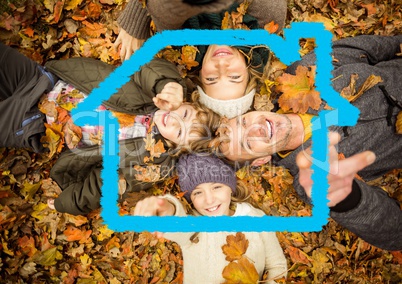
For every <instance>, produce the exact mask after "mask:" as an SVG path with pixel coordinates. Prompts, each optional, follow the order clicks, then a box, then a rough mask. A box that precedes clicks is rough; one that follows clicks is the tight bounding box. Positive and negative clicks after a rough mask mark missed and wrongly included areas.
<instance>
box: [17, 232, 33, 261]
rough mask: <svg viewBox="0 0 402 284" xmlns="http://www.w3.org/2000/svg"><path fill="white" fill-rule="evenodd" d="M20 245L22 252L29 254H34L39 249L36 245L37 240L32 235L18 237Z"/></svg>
mask: <svg viewBox="0 0 402 284" xmlns="http://www.w3.org/2000/svg"><path fill="white" fill-rule="evenodd" d="M18 246H19V247H20V248H21V250H22V252H23V253H24V254H26V255H27V256H29V257H31V256H33V255H34V254H35V253H36V251H37V249H36V247H35V240H34V238H32V237H29V238H28V236H23V237H22V238H19V239H18Z"/></svg>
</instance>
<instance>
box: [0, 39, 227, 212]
mask: <svg viewBox="0 0 402 284" xmlns="http://www.w3.org/2000/svg"><path fill="white" fill-rule="evenodd" d="M113 70H114V67H113V66H111V65H108V64H106V63H103V62H101V61H99V60H95V59H90V58H72V59H68V60H55V61H49V62H47V63H46V69H45V68H44V67H42V66H40V65H38V64H37V63H35V62H33V61H32V60H30V59H29V58H27V57H25V56H23V55H22V54H20V53H18V52H17V51H16V50H14V49H12V48H10V47H8V46H6V45H4V44H1V43H0V86H1V88H0V89H1V91H0V99H1V100H0V121H1V126H2V129H3V131H1V132H0V147H21V148H31V149H32V150H33V151H35V152H43V151H44V150H45V148H44V147H43V145H42V143H43V142H44V140H43V139H44V137H45V133H46V131H47V130H46V128H45V125H44V124H45V123H48V124H54V125H55V126H56V128H55V129H57V127H60V129H62V130H61V132H62V133H61V134H60V135H61V136H63V135H65V136H66V137H67V136H68V135H70V134H71V132H70V130H71V129H73V126H71V125H70V124H71V120H69V121H68V122H67V123H66V124H65V123H64V122H62V121H60V120H59V119H58V118H59V115H58V113H54V111H55V110H58V112H60V111H63V112H65V113H67V114H68V109H69V108H68V106H69V105H71V103H72V102H74V101H75V102H76V101H77V100H78V101H79V100H80V99H79V98H82V97H85V96H86V94H89V93H90V91H91V90H92V89H93V88H95V87H97V86H98V85H99V83H100V82H102V81H103V79H105V78H106V77H107V76H108V75H109V74H110V72H112V71H113ZM185 93H186V84H185V83H184V80H183V79H182V78H181V77H180V74H179V73H178V71H177V69H176V68H175V66H174V65H173V64H172V63H170V62H168V61H166V60H161V59H155V60H152V61H151V62H150V63H148V64H146V65H144V66H143V67H142V68H141V70H140V71H139V72H137V73H135V74H134V75H133V77H132V80H130V81H129V82H128V83H127V84H126V85H125V86H124V87H123V88H121V89H120V90H118V91H117V93H116V94H115V95H113V96H112V97H111V98H110V99H109V100H107V101H105V102H104V103H103V108H106V109H109V110H111V111H114V112H115V113H116V112H118V113H125V114H130V115H132V116H131V119H132V120H131V123H130V122H129V123H128V124H127V125H126V127H124V128H123V129H122V132H121V133H120V139H122V140H121V141H120V143H119V146H120V150H119V155H120V169H119V173H120V176H121V182H120V183H119V185H121V187H122V191H126V192H130V191H140V190H144V189H148V188H150V187H151V186H152V184H153V183H155V182H157V181H160V180H162V179H164V178H166V177H167V176H169V175H170V173H171V171H172V169H173V165H174V161H175V159H174V157H172V155H170V153H168V151H169V150H170V149H172V148H177V151H176V152H177V153H176V154H179V153H180V152H185V151H188V150H190V149H192V148H193V147H194V148H197V149H198V148H203V147H204V145H205V147H206V146H207V145H208V140H209V138H210V136H211V133H214V130H215V129H214V125H218V122H219V119H220V118H219V116H218V115H217V114H214V113H213V112H211V111H210V110H208V109H206V108H205V107H202V106H200V105H198V104H197V103H195V104H190V103H182V102H183V95H184V94H185ZM77 98H78V99H77ZM39 102H40V103H41V110H42V111H43V109H46V111H45V112H46V115H45V114H44V113H42V111H41V110H39V106H38V104H39ZM56 103H57V104H58V107H56V106H53V107H50V108H47V107H45V106H46V105H47V106H49V105H51V104H56ZM63 105H66V106H67V107H65V108H66V109H64V110H61V108H62V107H63ZM158 107H159V108H162V109H159V110H158ZM49 109H50V110H49ZM83 115H93V113H91V114H83ZM97 115H99V118H100V119H99V121H101V116H102V111H99V112H97ZM134 116H135V117H134ZM63 121H64V119H63ZM66 126H67V127H66ZM70 126H71V127H70ZM98 130H101V128H100V129H97V128H96V129H95V130H94V128H91V127H83V128H82V134H83V139H82V140H81V141H79V142H75V143H73V141H69V143H68V146H69V147H68V148H71V149H72V150H66V151H64V152H63V153H62V154H61V155H60V157H59V158H58V160H57V161H56V163H55V164H54V166H53V167H52V170H51V173H50V175H51V177H52V178H53V179H54V180H55V181H56V182H57V183H58V184H59V186H60V187H61V189H62V190H63V192H62V193H61V194H60V195H59V197H58V198H57V199H56V200H55V201H54V205H53V201H50V202H49V205H50V206H52V207H53V206H54V207H55V208H56V209H57V210H58V211H60V212H67V213H70V214H86V213H89V212H90V211H92V210H93V209H96V208H99V202H100V194H101V193H100V188H101V185H102V180H101V178H100V171H101V169H102V155H101V152H100V151H101V147H100V145H98V144H97V143H93V141H94V139H91V135H92V136H95V138H96V136H99V135H100V134H101V133H94V132H93V131H98ZM63 132H65V134H64V133H63ZM78 132H79V131H78ZM98 134H99V135H98ZM145 140H147V141H149V142H150V143H148V144H151V147H150V146H149V145H148V144H147V143H146V141H145ZM152 141H154V142H155V144H156V143H158V142H160V147H159V148H157V151H156V150H155V149H154V148H153V147H152ZM47 143H48V144H50V143H49V142H48V141H47ZM91 144H94V145H91ZM49 146H50V145H49ZM62 146H63V145H62ZM50 147H52V146H50ZM155 152H156V153H155ZM147 171H148V172H150V173H152V177H149V176H147V175H146V172H147ZM144 172H145V174H144ZM140 177H143V178H142V179H141V178H140ZM116 199H117V196H116Z"/></svg>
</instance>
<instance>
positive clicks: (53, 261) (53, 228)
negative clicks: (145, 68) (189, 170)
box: [0, 0, 402, 284]
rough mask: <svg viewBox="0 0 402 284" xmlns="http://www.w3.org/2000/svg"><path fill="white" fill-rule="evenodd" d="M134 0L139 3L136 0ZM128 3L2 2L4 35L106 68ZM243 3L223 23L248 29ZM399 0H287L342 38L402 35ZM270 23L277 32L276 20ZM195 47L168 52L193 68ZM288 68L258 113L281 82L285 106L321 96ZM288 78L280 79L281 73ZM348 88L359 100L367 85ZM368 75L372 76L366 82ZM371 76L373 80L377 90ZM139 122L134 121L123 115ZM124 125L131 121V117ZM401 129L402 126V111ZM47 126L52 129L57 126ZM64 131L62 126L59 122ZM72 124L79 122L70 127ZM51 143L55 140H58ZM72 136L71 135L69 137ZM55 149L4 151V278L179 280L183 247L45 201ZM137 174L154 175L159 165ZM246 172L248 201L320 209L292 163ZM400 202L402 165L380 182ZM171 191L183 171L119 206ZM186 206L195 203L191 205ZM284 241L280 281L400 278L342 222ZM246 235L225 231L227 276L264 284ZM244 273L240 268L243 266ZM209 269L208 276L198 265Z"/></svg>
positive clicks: (0, 211)
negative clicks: (298, 184) (305, 193)
mask: <svg viewBox="0 0 402 284" xmlns="http://www.w3.org/2000/svg"><path fill="white" fill-rule="evenodd" d="M132 1H136V0H132ZM126 2H127V0H98V1H93V0H43V1H39V0H7V1H2V2H1V3H0V41H1V42H4V43H5V44H8V45H10V46H13V47H15V48H17V49H18V50H19V51H20V52H22V53H24V54H25V55H27V56H29V57H30V58H32V59H33V60H35V61H37V62H38V63H41V64H43V63H45V62H46V61H47V60H50V59H64V58H70V57H77V56H82V57H92V58H97V59H100V60H102V61H104V62H107V63H109V64H114V65H117V64H119V63H120V60H119V56H118V54H117V52H116V51H115V50H114V48H113V42H114V40H115V39H116V36H117V33H118V26H117V22H116V19H117V17H118V15H119V13H120V12H121V11H122V10H123V8H124V6H125V5H126ZM243 9H247V7H246V6H242V7H241V8H240V9H239V10H238V11H236V12H234V13H232V14H230V15H229V14H228V15H227V17H226V18H225V20H224V22H223V23H222V26H223V28H225V27H226V28H229V27H232V26H233V27H239V28H241V27H242V15H243V13H244V11H243ZM401 11H402V4H401V2H400V1H395V0H385V1H374V0H364V1H362V0H309V1H308V0H289V1H288V14H289V15H288V20H287V24H289V23H290V22H293V21H294V22H298V21H311V22H315V21H320V22H324V24H325V26H326V27H327V28H328V29H329V30H330V31H331V32H332V33H333V34H334V38H343V37H350V36H355V35H358V34H380V35H394V34H401V33H402V16H401V13H402V12H401ZM265 29H266V30H267V31H268V32H275V30H276V26H275V23H267V25H266V26H265ZM312 48H314V42H313V41H312V40H311V39H304V40H303V41H301V54H305V53H306V52H308V51H309V50H311V49H312ZM197 52H198V50H197V49H195V48H194V47H191V46H188V47H183V48H182V49H180V50H176V49H174V48H166V49H164V50H163V51H161V53H160V54H159V55H160V56H161V57H164V58H166V59H168V60H169V61H171V62H174V63H176V64H177V66H178V68H179V70H180V71H181V74H182V75H183V76H186V75H187V71H188V70H190V69H191V68H192V67H195V66H196V61H195V56H196V54H197ZM283 69H284V66H282V64H281V63H280V62H277V61H275V60H273V61H272V64H271V68H270V69H266V72H265V73H264V80H263V84H262V85H263V86H262V87H261V89H260V91H259V94H258V95H257V96H260V98H259V100H256V102H257V105H256V107H257V108H258V109H267V110H270V109H272V104H271V102H270V99H272V98H271V95H272V90H274V89H276V88H278V89H279V90H280V91H281V92H283V94H282V95H284V97H283V98H281V107H282V108H284V109H287V110H289V111H298V112H303V111H305V110H306V108H308V107H311V108H313V109H314V108H316V107H317V104H318V103H319V97H318V98H317V95H316V94H315V91H314V84H313V83H312V82H310V81H309V79H310V78H311V77H312V76H313V74H312V73H311V72H310V73H309V71H308V70H307V71H306V70H299V71H298V72H297V73H296V75H295V76H294V77H288V75H285V74H283ZM279 78H280V79H279ZM353 80H354V79H353V78H351V84H350V86H349V89H348V90H347V89H345V90H344V94H345V96H352V97H353V96H355V95H356V94H358V93H359V88H360V86H354V85H353ZM368 83H369V82H368ZM292 84H293V85H294V86H296V88H299V89H300V88H301V89H303V91H304V92H305V93H306V94H307V96H306V98H305V99H306V101H305V102H303V103H302V104H300V103H296V101H297V100H298V96H299V94H298V93H297V92H294V90H292V88H290V89H286V87H289V85H292ZM370 86H371V85H370V84H369V85H368V86H367V87H365V88H369V87H370ZM120 120H121V121H130V117H124V116H121V117H120ZM123 124H124V122H123ZM396 126H397V130H398V131H399V132H400V133H401V132H402V115H399V118H398V122H397V125H396ZM49 131H50V130H49ZM52 131H53V133H51V134H49V135H50V136H54V137H55V139H58V138H57V135H59V136H62V131H61V129H52ZM72 131H73V130H72ZM148 142H149V143H148V146H149V147H150V149H153V150H152V151H154V152H153V153H154V156H155V157H156V156H157V155H158V154H159V153H161V152H162V150H161V148H160V147H159V146H160V145H158V142H157V141H152V140H149V141H148ZM49 143H50V142H49ZM71 143H73V139H71ZM54 145H55V146H54V147H53V148H52V151H54V155H53V156H52V157H51V158H50V157H49V156H48V155H40V154H35V153H32V152H29V151H27V150H24V149H12V148H0V279H1V281H0V282H1V283H10V284H11V283H34V284H35V283H71V284H72V283H78V284H83V283H94V284H95V283H112V284H120V283H182V280H183V269H182V264H183V260H182V254H181V250H180V247H179V246H178V245H177V244H176V243H173V242H170V241H168V240H164V239H156V238H155V237H154V236H153V235H152V234H150V233H148V232H142V233H134V232H126V233H115V232H113V231H111V230H109V229H108V228H107V226H106V225H105V224H104V223H103V220H102V218H101V217H100V213H99V210H96V211H94V212H92V213H91V214H89V215H87V216H85V217H84V216H72V215H69V214H61V213H57V212H56V211H54V210H51V209H49V208H48V206H47V200H48V199H49V198H55V197H57V196H58V194H60V192H61V190H60V188H59V187H58V186H57V185H56V184H55V183H54V182H53V181H52V180H51V179H50V178H49V172H50V169H51V167H52V165H53V164H54V162H55V161H56V160H57V156H58V154H57V152H58V151H59V150H58V148H57V147H58V146H57V144H54ZM138 170H139V173H138V175H139V178H143V179H144V180H152V179H153V178H155V177H156V176H157V174H158V169H152V168H150V171H149V172H147V173H145V172H144V173H142V172H141V170H143V169H138ZM237 175H238V177H239V178H240V179H242V180H243V181H244V182H245V183H246V184H247V186H248V187H249V188H250V190H251V192H252V195H251V198H250V202H251V203H252V204H253V205H254V206H256V207H259V208H261V209H262V210H263V211H264V212H265V213H266V214H268V215H274V216H299V217H302V216H310V215H311V207H310V206H308V205H306V204H304V203H303V202H302V201H301V200H300V199H299V198H298V197H297V194H296V193H295V191H294V189H293V188H292V182H293V177H292V176H291V175H290V174H289V172H288V171H287V170H286V169H283V168H277V167H270V166H268V165H265V166H263V167H260V168H251V167H250V168H243V169H241V170H239V171H238V172H237ZM371 183H372V184H375V185H377V186H380V187H381V188H383V189H384V190H385V191H387V192H388V193H389V194H390V195H391V196H392V197H393V198H395V199H397V200H399V201H402V172H401V171H400V170H394V171H392V172H390V173H388V174H387V175H384V176H383V177H381V178H379V179H377V180H375V181H373V182H371ZM165 193H171V194H173V195H175V196H177V197H178V198H181V199H182V200H183V202H184V203H185V201H184V199H183V198H182V197H183V194H182V193H180V192H179V190H178V188H177V183H176V179H175V178H172V179H170V180H166V181H164V182H163V183H162V184H161V185H160V186H159V187H156V186H155V187H154V188H153V189H152V190H150V191H148V192H140V193H136V194H131V195H128V198H127V199H126V200H125V201H124V202H123V203H122V204H121V212H120V213H121V214H129V212H131V210H132V208H133V207H134V206H135V204H136V202H137V201H138V200H140V199H142V198H144V197H146V196H149V195H160V194H165ZM185 204H186V205H187V206H188V204H187V203H185ZM277 236H278V239H279V241H280V243H281V245H282V247H283V249H284V252H285V256H286V258H287V260H288V268H289V271H288V276H287V279H286V280H285V279H282V280H278V281H277V282H279V283H400V282H402V269H401V264H402V253H401V252H390V251H385V250H381V249H378V248H375V247H373V246H371V245H369V244H367V243H366V242H364V241H363V240H361V239H360V238H358V237H357V236H355V235H354V234H352V233H350V232H349V231H348V230H345V229H343V228H342V227H341V226H339V225H337V224H336V223H335V222H334V221H332V220H329V222H328V224H327V225H326V226H324V227H323V229H322V231H320V232H313V233H292V232H279V233H277ZM247 242H248V241H247V240H246V239H245V238H244V235H243V238H242V234H241V233H237V234H233V236H230V238H229V237H228V240H227V246H225V247H224V248H223V252H224V253H225V254H226V256H227V257H228V261H229V262H230V263H229V265H228V266H227V268H226V270H225V272H224V274H223V276H224V278H225V279H227V282H228V283H234V281H235V280H236V279H242V280H243V281H245V280H244V279H247V281H248V280H249V281H250V282H254V283H256V279H258V276H257V278H256V276H255V274H254V273H253V264H252V263H251V262H250V261H249V260H248V259H246V258H244V257H243V255H244V252H245V251H246V250H247ZM240 266H241V267H243V268H245V271H246V272H247V275H246V274H244V275H240V274H239V271H240V270H239V267H240ZM200 273H208V272H207V271H200Z"/></svg>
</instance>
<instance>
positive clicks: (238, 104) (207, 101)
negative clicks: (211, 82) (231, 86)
mask: <svg viewBox="0 0 402 284" xmlns="http://www.w3.org/2000/svg"><path fill="white" fill-rule="evenodd" d="M197 90H198V93H199V94H200V99H199V100H200V103H201V104H203V105H205V106H206V107H207V108H209V109H212V110H213V111H214V112H216V113H217V114H219V115H221V116H226V117H227V118H229V119H231V118H234V117H236V116H239V115H242V114H244V113H246V112H247V111H248V110H249V109H250V108H251V105H252V104H253V101H254V95H255V89H252V90H251V91H250V92H249V93H247V94H246V95H244V96H242V97H240V98H238V99H233V100H218V99H214V98H211V97H210V96H208V95H207V94H206V93H205V92H204V90H203V89H202V88H201V87H200V86H197Z"/></svg>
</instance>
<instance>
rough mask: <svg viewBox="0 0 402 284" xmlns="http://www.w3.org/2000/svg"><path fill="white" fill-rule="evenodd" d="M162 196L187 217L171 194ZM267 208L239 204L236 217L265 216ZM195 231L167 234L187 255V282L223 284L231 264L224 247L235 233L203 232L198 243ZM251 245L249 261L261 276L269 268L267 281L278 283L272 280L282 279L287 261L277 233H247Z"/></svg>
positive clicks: (247, 252)
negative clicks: (194, 235)
mask: <svg viewBox="0 0 402 284" xmlns="http://www.w3.org/2000/svg"><path fill="white" fill-rule="evenodd" d="M162 198H165V199H168V200H169V201H170V202H171V203H172V204H174V205H175V207H176V213H175V216H186V215H187V214H186V212H185V210H184V207H183V206H182V204H181V203H180V202H179V201H178V200H177V199H176V198H175V197H174V196H171V195H165V196H163V197H162ZM263 215H265V214H264V212H263V211H261V210H259V209H256V208H254V207H253V206H251V205H250V204H248V203H238V204H237V208H236V211H235V213H234V215H233V217H236V216H263ZM193 234H194V233H165V234H164V237H165V238H166V239H169V240H171V241H174V242H176V243H177V244H179V245H180V247H181V249H182V254H183V270H184V283H192V284H193V283H197V284H198V283H200V284H204V283H205V284H207V283H208V284H213V283H223V282H224V281H225V279H224V278H223V277H222V271H223V269H224V268H225V266H227V265H228V264H229V262H228V261H226V260H225V257H226V256H225V255H224V254H223V252H222V246H223V245H225V244H226V237H227V236H228V235H235V234H236V233H235V232H218V233H199V234H198V236H197V238H198V243H193V242H191V241H190V237H191V236H192V235H193ZM244 235H245V236H246V238H247V240H248V241H249V245H248V248H247V251H246V253H245V254H246V256H247V257H248V260H249V261H250V262H251V263H253V264H254V266H255V268H256V270H257V271H258V273H259V275H260V279H261V277H262V275H263V273H264V271H266V270H267V271H268V279H270V280H271V281H268V282H265V283H275V282H274V281H273V280H272V279H274V278H280V277H283V276H285V275H286V273H287V262H286V258H285V256H284V254H283V251H282V248H281V246H280V244H279V242H278V239H277V238H276V235H275V233H273V232H263V233H252V232H246V233H244Z"/></svg>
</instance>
